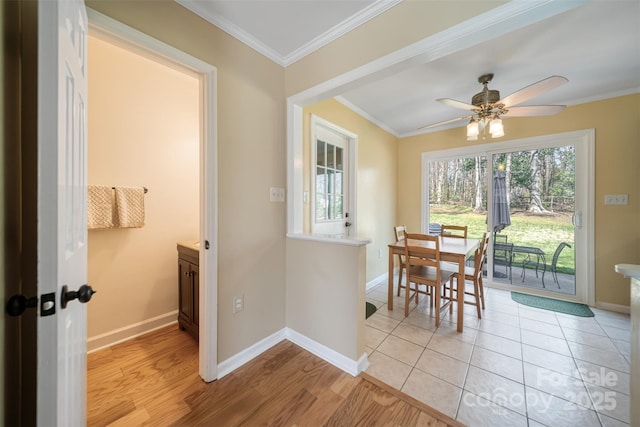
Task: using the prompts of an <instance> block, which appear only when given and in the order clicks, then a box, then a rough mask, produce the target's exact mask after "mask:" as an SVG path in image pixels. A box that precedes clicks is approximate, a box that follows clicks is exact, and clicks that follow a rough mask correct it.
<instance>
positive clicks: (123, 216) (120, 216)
mask: <svg viewBox="0 0 640 427" xmlns="http://www.w3.org/2000/svg"><path fill="white" fill-rule="evenodd" d="M116 213H117V218H116V226H117V227H120V228H140V227H144V188H143V187H116Z"/></svg>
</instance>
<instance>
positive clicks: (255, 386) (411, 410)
mask: <svg viewBox="0 0 640 427" xmlns="http://www.w3.org/2000/svg"><path fill="white" fill-rule="evenodd" d="M87 365H88V372H87V424H88V425H89V426H105V425H121V426H133V425H153V426H164V425H175V426H195V425H202V426H224V427H226V426H240V425H243V426H258V425H269V426H272V425H278V426H356V425H362V426H373V425H393V426H438V427H446V426H461V424H460V423H458V422H457V421H455V420H452V419H451V418H449V417H447V416H445V415H442V414H440V413H438V412H437V411H435V410H434V409H431V408H429V407H427V406H425V405H423V404H422V403H420V402H418V401H416V400H414V399H412V398H411V397H409V396H406V395H404V394H402V393H401V392H399V391H397V390H394V389H392V388H390V387H388V386H386V385H384V384H382V383H380V382H378V381H377V380H376V379H374V378H372V377H369V376H368V375H366V374H361V375H360V376H359V377H357V378H354V377H352V376H350V375H348V374H346V373H344V372H343V371H341V370H340V369H338V368H336V367H334V366H332V365H330V364H328V363H327V362H325V361H323V360H322V359H320V358H318V357H316V356H314V355H312V354H311V353H309V352H307V351H306V350H304V349H302V348H300V347H298V346H296V345H295V344H293V343H291V342H289V341H283V342H281V343H279V344H277V345H276V346H274V347H272V348H271V349H269V350H268V351H266V352H265V353H263V354H262V355H260V356H259V357H257V358H256V359H254V360H252V361H251V362H249V363H248V364H246V365H244V366H243V367H241V368H239V369H237V370H236V371H234V372H232V373H231V374H229V375H227V376H225V377H224V378H222V379H220V380H218V381H214V382H211V383H209V384H207V383H205V382H203V381H202V380H201V379H200V377H199V376H198V373H197V372H198V345H197V343H196V342H195V341H194V340H193V339H192V338H191V337H190V336H189V335H188V334H187V333H185V332H181V331H179V330H178V327H177V326H171V327H167V328H163V329H160V330H158V331H155V332H152V333H150V334H147V335H145V336H143V337H139V338H136V339H133V340H131V341H128V342H125V343H122V344H118V345H115V346H113V347H109V348H107V349H104V350H100V351H98V352H95V353H92V354H90V355H89V356H88V361H87Z"/></svg>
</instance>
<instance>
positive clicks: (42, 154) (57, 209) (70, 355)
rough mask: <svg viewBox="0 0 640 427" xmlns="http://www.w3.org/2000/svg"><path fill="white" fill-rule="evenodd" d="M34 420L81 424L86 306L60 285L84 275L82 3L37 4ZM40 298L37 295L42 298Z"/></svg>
mask: <svg viewBox="0 0 640 427" xmlns="http://www.w3.org/2000/svg"><path fill="white" fill-rule="evenodd" d="M38 14H39V17H40V19H39V20H38V41H39V50H38V63H39V70H38V88H39V92H38V177H39V178H38V225H39V231H40V234H39V236H38V261H39V263H38V293H39V294H40V295H41V296H42V295H43V294H51V293H53V294H55V301H56V313H55V314H54V315H51V316H41V317H39V319H38V398H37V406H38V415H37V418H38V424H39V425H60V426H62V425H83V424H84V423H85V421H86V391H85V390H86V386H85V372H86V306H85V305H84V304H81V303H79V302H78V301H71V302H69V303H68V305H66V308H62V306H61V305H60V301H61V293H62V292H61V290H62V287H63V286H65V285H66V286H68V288H69V290H70V291H76V290H78V288H79V287H80V286H81V285H83V284H85V283H86V279H87V244H86V243H87V211H86V209H87V204H86V194H87V182H86V181H87V180H86V177H87V174H86V163H87V158H86V155H87V153H86V146H87V128H86V120H87V117H86V99H87V76H86V49H87V44H86V37H87V15H86V10H85V7H84V3H83V2H82V1H81V0H64V1H55V2H49V1H40V2H38ZM41 298H42V297H41Z"/></svg>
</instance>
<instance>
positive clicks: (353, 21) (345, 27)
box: [176, 0, 402, 67]
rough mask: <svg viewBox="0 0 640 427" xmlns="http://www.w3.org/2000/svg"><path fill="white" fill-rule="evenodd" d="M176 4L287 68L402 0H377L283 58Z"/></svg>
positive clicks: (191, 5)
mask: <svg viewBox="0 0 640 427" xmlns="http://www.w3.org/2000/svg"><path fill="white" fill-rule="evenodd" d="M176 2H177V3H178V4H180V5H181V6H183V7H185V8H186V9H189V10H190V11H192V12H193V13H195V14H196V15H198V16H200V17H201V18H202V19H205V20H206V21H208V22H209V23H211V24H213V25H215V26H216V27H218V28H220V29H221V30H222V31H224V32H225V33H227V34H229V35H230V36H232V37H234V38H236V39H238V40H239V41H241V42H242V43H244V44H246V45H247V46H249V47H250V48H252V49H254V50H255V51H257V52H259V53H261V54H262V55H264V56H266V57H267V58H269V59H271V60H272V61H273V62H275V63H277V64H278V65H280V66H282V67H287V66H289V65H291V64H293V63H294V62H297V61H299V60H300V59H302V58H304V57H305V56H307V55H309V54H311V53H313V52H315V51H316V50H318V49H320V48H321V47H323V46H325V45H327V44H329V43H331V42H332V41H334V40H336V39H337V38H339V37H342V36H343V35H345V34H347V33H348V32H350V31H352V30H354V29H356V28H357V27H359V26H360V25H362V24H364V23H366V22H367V21H369V20H370V19H373V18H375V17H376V16H378V15H380V14H381V13H383V12H385V11H387V10H389V9H390V8H392V7H393V6H395V5H397V4H398V3H401V2H402V0H376V1H375V2H374V3H372V4H370V5H369V6H367V7H366V8H364V9H362V10H361V11H360V12H358V13H356V14H355V15H353V16H351V17H349V18H348V19H346V20H344V21H342V22H341V23H339V24H337V25H335V26H334V27H332V28H331V29H329V30H328V31H326V32H324V33H322V34H320V35H319V36H317V37H316V38H314V39H313V40H311V41H309V42H308V43H305V44H304V45H302V46H301V47H299V48H298V49H296V50H295V51H293V52H291V53H289V54H288V55H286V56H283V55H281V54H280V53H278V52H276V51H275V50H273V49H271V48H270V47H269V46H267V45H266V44H264V43H262V42H261V41H260V40H258V39H256V38H255V37H253V36H252V35H251V34H249V33H247V32H246V31H244V30H243V29H242V28H240V27H238V26H237V25H235V24H234V23H232V22H231V21H229V20H227V19H226V18H223V17H222V16H219V15H214V16H211V15H210V14H209V13H208V12H207V11H205V10H204V8H203V7H202V6H201V5H200V4H199V3H197V2H192V1H188V0H176Z"/></svg>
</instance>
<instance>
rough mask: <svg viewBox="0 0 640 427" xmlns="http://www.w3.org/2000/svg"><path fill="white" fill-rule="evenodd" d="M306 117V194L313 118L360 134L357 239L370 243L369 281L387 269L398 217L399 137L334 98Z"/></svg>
mask: <svg viewBox="0 0 640 427" xmlns="http://www.w3.org/2000/svg"><path fill="white" fill-rule="evenodd" d="M303 114H304V118H303V120H304V147H303V148H304V157H305V170H306V171H307V172H306V173H305V180H304V181H305V183H304V191H309V192H310V191H311V188H310V185H309V171H310V162H311V152H310V150H309V146H310V145H309V137H310V132H311V130H310V120H311V115H312V114H315V115H317V116H318V117H321V118H323V119H325V120H328V121H329V122H331V123H334V124H336V125H338V126H340V127H342V128H344V129H346V130H348V131H350V132H353V133H355V134H356V135H358V164H357V169H358V172H357V186H358V187H357V220H358V236H360V237H363V238H367V239H370V240H371V243H370V244H368V245H367V246H366V255H367V258H366V259H367V269H366V281H367V282H369V281H371V280H373V279H375V278H377V277H379V276H380V275H382V274H385V273H386V272H387V270H388V265H387V244H388V243H389V242H390V241H391V240H392V238H393V226H394V225H395V216H396V206H395V201H396V197H397V196H396V187H397V181H396V180H397V176H398V171H397V156H398V154H397V153H398V148H397V138H396V137H395V136H393V135H391V134H390V133H388V132H386V131H384V130H383V129H381V128H380V127H378V126H376V125H375V124H373V123H371V122H370V121H368V120H366V119H365V118H363V117H362V116H360V115H358V114H356V113H354V112H353V111H352V110H350V109H349V108H347V107H345V106H344V105H343V104H341V103H339V102H338V101H336V100H333V99H329V100H327V101H323V102H320V103H318V104H315V105H312V106H309V107H307V108H305V109H304V113H303ZM309 194H311V193H309ZM304 208H305V213H304V217H305V221H306V222H305V230H306V231H309V215H310V214H309V204H305V205H304Z"/></svg>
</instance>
